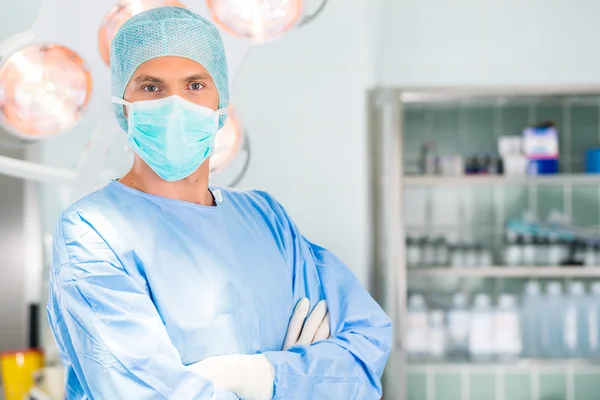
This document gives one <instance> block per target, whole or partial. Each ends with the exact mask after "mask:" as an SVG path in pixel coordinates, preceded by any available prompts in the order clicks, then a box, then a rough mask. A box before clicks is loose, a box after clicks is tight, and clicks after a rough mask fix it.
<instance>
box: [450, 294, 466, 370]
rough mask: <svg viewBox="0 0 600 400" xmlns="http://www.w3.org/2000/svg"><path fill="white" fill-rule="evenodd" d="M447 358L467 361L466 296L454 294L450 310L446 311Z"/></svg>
mask: <svg viewBox="0 0 600 400" xmlns="http://www.w3.org/2000/svg"><path fill="white" fill-rule="evenodd" d="M447 320H448V346H447V347H448V358H450V359H453V360H467V358H468V356H469V326H470V324H471V312H470V310H469V309H468V304H467V295H466V294H465V293H455V294H454V296H453V298H452V308H451V309H450V310H449V311H448V318H447Z"/></svg>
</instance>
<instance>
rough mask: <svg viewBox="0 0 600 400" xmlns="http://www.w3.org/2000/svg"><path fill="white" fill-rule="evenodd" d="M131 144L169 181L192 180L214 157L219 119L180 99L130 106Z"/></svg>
mask: <svg viewBox="0 0 600 400" xmlns="http://www.w3.org/2000/svg"><path fill="white" fill-rule="evenodd" d="M112 100H113V103H117V104H122V105H125V106H127V110H128V132H129V133H128V136H127V144H128V145H129V147H130V148H131V149H132V150H133V151H135V152H136V153H137V154H138V155H139V156H140V157H141V158H142V160H144V161H145V162H146V164H148V166H149V167H150V168H152V170H154V172H156V174H157V175H158V176H160V177H161V178H162V179H164V180H166V181H170V182H172V181H179V180H182V179H185V178H187V177H188V176H190V175H191V174H192V173H193V172H194V171H196V170H197V169H198V167H200V165H202V163H203V162H204V161H205V160H206V159H207V158H208V157H209V156H210V155H211V154H212V153H213V151H214V146H215V136H216V134H217V131H218V130H219V115H220V114H221V113H225V112H227V110H226V109H222V110H219V111H214V110H211V109H210V108H206V107H203V106H200V105H198V104H194V103H192V102H189V101H187V100H185V99H183V98H182V97H179V96H170V97H165V98H162V99H158V100H146V101H137V102H135V103H129V102H127V101H125V100H122V99H119V98H117V97H113V99H112Z"/></svg>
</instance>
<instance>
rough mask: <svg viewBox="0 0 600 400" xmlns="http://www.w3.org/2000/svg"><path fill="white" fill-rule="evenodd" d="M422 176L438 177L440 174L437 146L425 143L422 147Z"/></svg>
mask: <svg viewBox="0 0 600 400" xmlns="http://www.w3.org/2000/svg"><path fill="white" fill-rule="evenodd" d="M420 164H421V174H423V175H436V174H438V172H439V168H438V156H437V151H436V147H435V144H433V143H425V144H423V146H421V160H420Z"/></svg>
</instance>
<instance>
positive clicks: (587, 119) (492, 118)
mask: <svg viewBox="0 0 600 400" xmlns="http://www.w3.org/2000/svg"><path fill="white" fill-rule="evenodd" d="M404 109H405V110H404V111H405V112H404V156H405V159H404V161H405V162H404V165H405V169H406V172H407V173H417V172H418V171H417V168H418V159H419V151H420V147H421V145H422V144H423V143H425V142H433V143H435V144H436V145H437V149H438V152H439V153H440V154H441V155H444V154H446V155H449V154H454V153H460V154H463V155H473V154H479V155H485V154H495V153H497V147H496V139H497V138H498V136H502V135H520V134H521V131H522V130H523V128H524V127H526V126H528V125H531V124H535V123H537V122H540V121H547V120H551V121H554V122H555V123H556V125H557V126H558V129H559V131H560V151H561V155H562V156H561V170H562V171H563V172H582V171H583V168H584V164H583V160H584V158H583V157H584V153H585V150H586V149H588V148H590V147H599V146H600V124H599V121H600V97H552V98H525V97H522V98H514V99H506V98H494V99H481V100H471V101H461V102H443V103H419V104H405V106H404Z"/></svg>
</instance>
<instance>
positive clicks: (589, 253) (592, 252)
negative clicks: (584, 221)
mask: <svg viewBox="0 0 600 400" xmlns="http://www.w3.org/2000/svg"><path fill="white" fill-rule="evenodd" d="M583 265H585V266H586V267H593V266H595V265H598V264H597V263H596V243H594V242H592V241H588V242H586V244H585V253H584V255H583Z"/></svg>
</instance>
